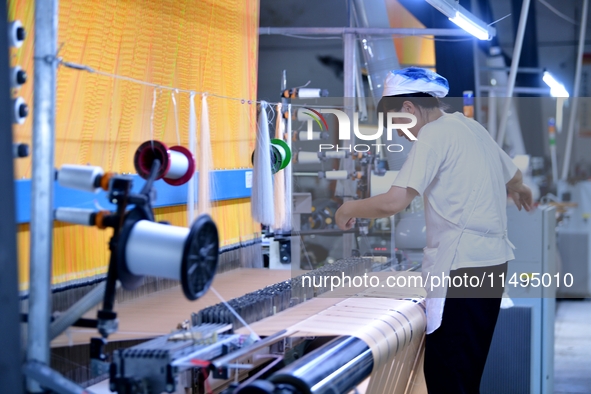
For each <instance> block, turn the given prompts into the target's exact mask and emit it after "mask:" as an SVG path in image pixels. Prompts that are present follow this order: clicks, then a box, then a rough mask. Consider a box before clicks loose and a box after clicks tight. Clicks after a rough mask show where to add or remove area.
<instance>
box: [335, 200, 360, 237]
mask: <svg viewBox="0 0 591 394" xmlns="http://www.w3.org/2000/svg"><path fill="white" fill-rule="evenodd" d="M348 204H350V203H349V202H345V203H344V204H343V205H341V207H340V208H339V209H337V212H336V213H335V215H334V216H335V221H336V222H337V226H339V228H340V229H341V230H350V229H352V228H353V226H355V218H353V217H351V216H350V214H349V213H348V206H347V205H348Z"/></svg>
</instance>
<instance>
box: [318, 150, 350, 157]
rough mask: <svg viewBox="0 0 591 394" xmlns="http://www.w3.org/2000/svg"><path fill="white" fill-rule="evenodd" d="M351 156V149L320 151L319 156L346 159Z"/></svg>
mask: <svg viewBox="0 0 591 394" xmlns="http://www.w3.org/2000/svg"><path fill="white" fill-rule="evenodd" d="M349 156H350V153H349V151H346V150H329V151H324V152H318V157H320V158H321V159H346V158H348V157H349Z"/></svg>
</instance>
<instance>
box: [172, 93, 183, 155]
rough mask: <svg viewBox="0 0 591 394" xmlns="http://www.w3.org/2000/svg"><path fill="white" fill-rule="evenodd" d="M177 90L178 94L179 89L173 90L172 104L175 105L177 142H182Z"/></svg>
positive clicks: (178, 143)
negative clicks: (176, 96)
mask: <svg viewBox="0 0 591 394" xmlns="http://www.w3.org/2000/svg"><path fill="white" fill-rule="evenodd" d="M175 92H176V93H177V94H178V92H179V91H178V89H175V90H173V91H172V105H173V106H174V126H175V130H176V143H177V145H180V144H181V135H180V134H179V114H178V110H177V106H176V98H175Z"/></svg>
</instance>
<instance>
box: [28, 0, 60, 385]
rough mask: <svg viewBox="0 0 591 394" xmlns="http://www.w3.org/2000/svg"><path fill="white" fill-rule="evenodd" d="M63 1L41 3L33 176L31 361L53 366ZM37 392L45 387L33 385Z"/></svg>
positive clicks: (37, 24)
mask: <svg viewBox="0 0 591 394" xmlns="http://www.w3.org/2000/svg"><path fill="white" fill-rule="evenodd" d="M57 26H58V0H46V1H37V2H35V50H34V66H35V76H34V82H33V83H34V95H33V96H34V101H33V175H32V179H31V181H32V182H31V184H32V190H31V227H30V228H31V230H30V231H31V257H30V258H31V261H30V282H29V283H30V289H29V325H28V347H27V351H28V354H27V357H28V359H29V360H36V361H39V362H41V363H44V364H47V365H49V361H50V360H49V358H50V357H49V342H50V340H49V322H50V317H51V256H52V235H53V234H52V231H53V182H54V142H55V136H54V135H55V91H56V73H57V62H56V58H55V56H56V54H57V32H58V27H57ZM28 386H29V390H30V391H31V392H41V391H42V390H41V388H40V386H39V384H38V383H37V382H35V381H33V380H29V382H28Z"/></svg>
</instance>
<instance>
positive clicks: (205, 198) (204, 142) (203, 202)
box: [197, 94, 212, 215]
mask: <svg viewBox="0 0 591 394" xmlns="http://www.w3.org/2000/svg"><path fill="white" fill-rule="evenodd" d="M200 141H201V143H200V145H199V197H198V199H197V204H198V208H199V214H200V215H203V214H204V213H210V211H211V203H210V202H211V201H210V200H211V198H210V182H209V173H210V171H211V167H212V157H211V156H212V154H211V141H210V130H209V108H208V106H207V95H205V94H203V95H202V99H201V138H200Z"/></svg>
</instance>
